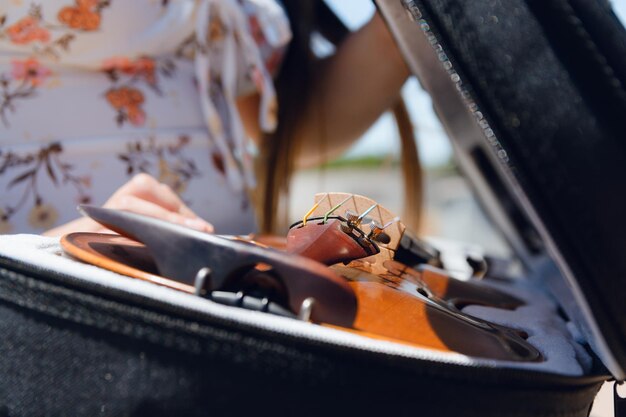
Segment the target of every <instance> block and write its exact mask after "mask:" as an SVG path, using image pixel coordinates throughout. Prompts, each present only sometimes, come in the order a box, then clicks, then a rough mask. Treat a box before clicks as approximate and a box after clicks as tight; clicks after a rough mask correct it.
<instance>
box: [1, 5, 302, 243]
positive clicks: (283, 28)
mask: <svg viewBox="0 0 626 417" xmlns="http://www.w3.org/2000/svg"><path fill="white" fill-rule="evenodd" d="M289 39H290V31H289V26H288V23H287V20H286V17H285V15H284V12H283V10H282V8H281V7H280V6H279V5H278V4H277V3H276V0H46V1H43V2H40V1H38V2H35V1H31V0H0V233H33V232H35V233H37V232H42V231H44V230H46V229H48V228H50V227H52V226H55V225H59V224H62V223H64V222H67V221H69V220H71V219H73V218H75V217H77V212H76V205H77V204H79V203H92V204H102V203H103V202H104V201H105V200H106V198H107V197H108V196H110V195H111V194H112V193H113V192H114V191H115V190H116V189H117V188H118V187H119V186H121V185H122V184H123V183H125V182H126V181H128V179H129V178H130V177H131V176H133V175H134V174H136V173H140V172H146V173H149V174H151V175H153V176H155V177H156V178H158V179H159V180H160V181H162V182H164V183H166V184H169V185H170V186H171V187H172V188H173V189H174V190H175V191H177V192H178V193H180V195H181V196H182V198H183V200H184V201H186V202H187V203H188V204H189V205H190V207H191V208H192V209H193V210H194V211H195V212H196V213H198V214H199V215H201V216H202V217H204V218H206V219H207V220H209V221H210V222H212V223H213V224H214V225H215V226H216V230H217V231H218V232H220V233H248V232H251V231H253V230H254V228H255V221H254V214H253V208H252V207H251V206H250V204H249V202H248V198H247V193H246V189H248V188H251V187H253V186H254V178H253V175H252V163H251V156H250V149H251V146H250V144H249V143H248V140H247V139H246V137H245V135H244V133H243V127H242V124H241V120H240V119H239V116H238V114H237V111H236V108H235V102H234V100H235V98H236V97H237V96H238V95H240V94H244V93H250V92H252V91H254V90H256V91H258V92H260V93H261V112H260V114H259V123H260V125H261V127H262V128H263V129H264V130H266V131H271V130H272V129H273V128H274V125H275V120H274V119H275V112H276V99H275V94H274V89H273V86H272V80H271V77H270V76H269V74H272V73H274V71H275V69H276V68H277V66H278V65H279V63H280V60H281V57H282V54H283V52H284V48H285V46H286V44H287V43H288V41H289Z"/></svg>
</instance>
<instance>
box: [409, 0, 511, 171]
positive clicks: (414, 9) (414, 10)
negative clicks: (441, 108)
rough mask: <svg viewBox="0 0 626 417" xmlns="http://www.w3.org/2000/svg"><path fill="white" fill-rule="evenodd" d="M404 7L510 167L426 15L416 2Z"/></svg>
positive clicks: (506, 155) (410, 1) (492, 145)
mask: <svg viewBox="0 0 626 417" xmlns="http://www.w3.org/2000/svg"><path fill="white" fill-rule="evenodd" d="M402 5H403V6H404V8H405V10H406V11H407V13H408V15H409V17H410V18H411V20H413V21H414V22H415V23H417V24H418V25H419V27H420V29H421V30H422V32H424V34H425V35H426V39H427V40H428V43H430V45H431V46H432V48H433V49H434V50H435V52H436V53H437V58H438V59H439V62H441V65H442V66H443V68H444V69H445V71H446V73H447V74H448V76H449V77H450V80H451V81H452V82H453V83H454V87H455V88H456V89H457V91H459V93H460V95H461V98H462V100H463V103H464V104H465V106H466V107H467V108H468V110H469V111H470V113H471V114H472V116H473V117H474V118H475V119H476V122H477V123H478V125H479V126H480V128H481V129H482V131H483V134H484V135H485V137H486V138H487V141H488V142H489V144H490V145H491V147H492V148H493V149H494V151H495V154H496V155H497V157H498V159H499V160H500V161H501V162H502V163H504V164H507V165H508V164H509V156H508V154H507V152H506V150H504V148H503V147H502V145H501V144H500V141H499V140H498V138H497V137H496V134H495V133H494V131H493V129H492V128H491V126H490V125H489V122H488V121H487V119H486V118H485V115H484V114H483V113H482V112H481V111H480V109H479V108H478V104H476V101H475V100H474V99H473V98H472V94H471V92H470V89H469V87H468V86H466V85H465V84H464V83H463V81H462V80H461V76H460V75H459V74H458V72H457V71H456V70H455V68H454V65H453V64H452V61H451V60H450V58H449V57H448V54H446V53H445V51H444V48H443V46H442V44H441V43H440V42H439V40H438V39H437V36H436V35H435V34H434V33H433V31H432V29H431V27H430V24H429V23H428V22H427V21H426V19H425V18H424V15H423V13H422V11H421V9H420V8H419V6H418V5H417V4H415V1H414V0H402Z"/></svg>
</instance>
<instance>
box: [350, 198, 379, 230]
mask: <svg viewBox="0 0 626 417" xmlns="http://www.w3.org/2000/svg"><path fill="white" fill-rule="evenodd" d="M376 207H378V203H375V204H374V205H372V206H371V207H370V208H368V209H367V210H365V211H364V212H363V213H361V215H360V216H359V217H358V218H357V219H356V222H355V223H356V224H357V225H359V224H361V222H362V221H363V218H365V216H367V215H368V214H369V212H370V211H372V210H374V209H375V208H376Z"/></svg>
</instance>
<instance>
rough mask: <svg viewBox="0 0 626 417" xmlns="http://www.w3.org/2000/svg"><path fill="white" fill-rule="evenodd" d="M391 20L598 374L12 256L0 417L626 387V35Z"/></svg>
mask: <svg viewBox="0 0 626 417" xmlns="http://www.w3.org/2000/svg"><path fill="white" fill-rule="evenodd" d="M377 5H378V7H379V9H380V11H381V12H382V14H383V16H384V17H385V19H386V20H387V22H388V24H389V27H390V28H391V30H392V32H393V34H394V36H395V37H396V39H397V41H398V44H399V45H400V47H401V49H402V51H403V53H404V55H405V57H406V59H407V62H408V63H409V65H410V66H411V68H412V70H413V71H414V72H415V74H416V75H417V76H418V78H419V79H420V82H421V84H422V86H423V87H424V88H425V89H427V90H428V91H429V92H430V93H431V96H432V98H433V103H434V107H435V109H436V111H437V113H438V114H439V116H440V118H441V120H442V122H443V123H444V125H445V127H446V129H447V131H448V133H449V134H450V136H451V138H452V139H453V140H454V146H455V148H456V151H457V157H458V161H459V165H460V167H461V168H462V170H463V171H464V173H465V174H466V175H467V177H468V178H469V179H470V181H471V183H472V184H473V186H474V188H475V190H476V192H477V194H478V195H479V196H480V197H481V201H482V203H483V204H484V206H485V209H486V210H487V211H488V212H489V213H490V215H491V218H492V220H493V221H494V223H496V224H497V225H498V226H499V229H500V230H501V231H502V232H503V233H504V235H505V236H506V237H507V239H508V240H509V243H510V244H511V246H512V247H513V248H514V250H515V253H516V257H517V258H518V259H519V260H520V261H521V262H522V263H523V265H524V268H523V272H522V273H521V275H522V277H521V278H522V279H525V280H528V281H534V282H536V283H538V284H537V285H540V286H541V287H542V288H543V289H544V291H545V292H546V293H547V294H550V297H554V298H555V299H556V300H558V303H559V304H560V307H561V308H560V309H559V314H560V315H561V316H562V317H564V318H566V319H567V320H569V321H570V323H571V325H572V326H573V327H575V328H576V331H577V333H578V335H579V337H580V338H581V340H582V341H581V344H582V346H583V347H584V348H585V349H587V350H588V352H589V353H590V355H591V356H592V357H593V358H594V363H593V364H592V366H591V367H590V368H589V370H588V371H586V372H585V373H584V374H581V375H566V374H563V373H561V372H559V370H558V369H557V370H551V371H545V370H544V371H542V370H537V369H523V368H520V367H518V368H515V367H510V366H507V365H506V364H503V365H500V364H498V362H497V361H496V362H494V361H482V362H480V361H479V362H472V361H461V360H449V359H446V356H442V355H437V354H434V353H433V352H432V351H426V350H424V351H420V350H419V349H413V350H409V349H405V348H401V347H395V346H393V344H392V343H379V342H364V341H362V340H361V339H363V338H358V337H348V336H346V337H344V338H342V337H337V336H336V334H335V333H339V332H334V333H333V332H330V331H327V332H323V331H318V330H316V328H317V327H319V326H315V325H312V324H309V323H303V322H299V321H297V320H292V319H287V318H281V317H278V318H277V317H274V316H271V315H269V314H264V313H258V312H253V311H245V310H242V309H237V308H233V307H227V306H222V305H219V304H216V303H214V302H212V301H209V300H206V299H202V298H199V297H195V296H193V295H188V294H183V293H177V292H176V291H173V290H169V289H167V288H161V287H157V286H154V285H151V284H148V283H143V282H138V281H136V280H132V279H123V278H122V277H120V278H119V279H118V280H114V282H109V281H107V280H106V279H104V278H102V276H101V275H102V274H103V273H104V272H102V271H99V270H98V269H97V268H95V267H92V266H85V269H84V271H82V273H81V274H73V273H71V271H69V270H66V269H63V268H50V267H48V266H46V265H45V263H44V262H37V260H39V259H41V260H42V261H43V260H44V258H45V257H46V256H49V255H50V254H51V253H52V254H54V253H55V251H57V250H58V247H57V246H55V245H54V244H53V243H49V244H45V245H40V246H39V247H38V248H39V249H38V250H39V251H41V254H40V252H33V253H31V254H27V255H24V257H22V258H19V259H18V258H16V257H13V256H9V255H7V253H10V250H11V248H9V247H4V248H3V247H2V244H0V416H40V415H53V416H61V415H72V416H74V415H89V416H93V415H111V416H126V415H128V416H134V415H150V416H160V415H163V416H165V415H167V416H170V415H203V416H204V415H320V414H326V415H393V416H400V415H437V416H446V415H450V416H452V415H454V416H585V415H588V413H589V410H590V407H591V404H592V402H593V399H594V397H595V395H596V393H597V391H598V389H599V387H600V385H601V384H602V383H603V382H604V381H606V380H610V379H613V378H614V379H616V380H618V381H621V380H624V378H625V376H626V302H624V301H625V299H626V256H625V251H626V221H625V219H624V216H625V215H626V193H624V185H625V184H626V149H625V146H626V140H625V135H626V133H625V132H626V90H625V87H624V86H625V85H626V33H625V31H624V28H623V27H622V25H621V24H620V23H619V21H618V20H617V18H616V17H615V15H614V14H613V13H612V11H611V8H610V6H609V5H608V3H606V2H605V1H596V0H472V1H463V0H414V1H412V0H379V1H378V2H377ZM0 242H2V243H4V244H5V245H6V242H7V240H3V241H0ZM46 242H49V241H46ZM46 245H47V246H46ZM616 404H617V405H618V410H619V405H620V404H621V403H620V400H619V398H618V397H616ZM622 412H623V406H622Z"/></svg>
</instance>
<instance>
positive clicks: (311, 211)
mask: <svg viewBox="0 0 626 417" xmlns="http://www.w3.org/2000/svg"><path fill="white" fill-rule="evenodd" d="M321 202H322V199H320V201H318V202H317V203H315V204H314V205H313V207H311V209H310V210H309V211H307V213H306V214H305V215H304V217H302V226H306V221H307V220H308V218H309V216H310V215H311V214H313V212H314V211H315V209H316V208H318V207H319V205H320V203H321Z"/></svg>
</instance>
